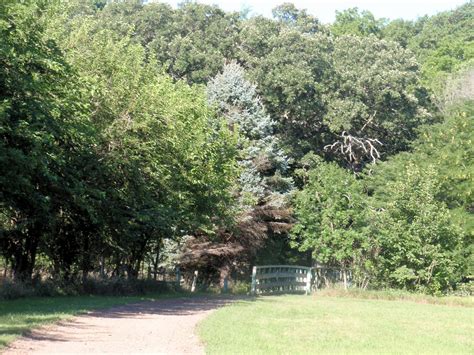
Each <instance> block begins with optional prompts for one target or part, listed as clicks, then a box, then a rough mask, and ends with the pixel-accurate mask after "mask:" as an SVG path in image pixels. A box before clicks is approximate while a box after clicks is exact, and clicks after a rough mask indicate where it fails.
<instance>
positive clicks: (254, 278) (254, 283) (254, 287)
mask: <svg viewBox="0 0 474 355" xmlns="http://www.w3.org/2000/svg"><path fill="white" fill-rule="evenodd" d="M251 292H252V294H253V295H255V294H257V267H256V266H254V267H253V269H252V289H251Z"/></svg>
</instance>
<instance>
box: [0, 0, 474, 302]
mask: <svg viewBox="0 0 474 355" xmlns="http://www.w3.org/2000/svg"><path fill="white" fill-rule="evenodd" d="M473 23H474V3H473V2H472V1H468V2H466V3H465V4H464V5H463V6H461V7H459V8H457V9H455V10H453V11H448V12H443V13H440V14H437V15H435V16H432V17H428V16H425V17H421V18H419V19H418V20H416V21H404V20H394V21H388V20H385V19H376V18H375V17H374V16H373V15H372V14H371V13H369V12H367V11H360V10H358V9H348V10H346V11H342V12H338V13H337V16H336V20H335V22H334V23H332V24H328V25H326V24H322V23H321V22H320V21H319V20H318V19H317V18H316V17H314V16H312V15H310V14H309V13H307V12H306V11H305V10H300V9H297V8H296V7H295V6H293V5H292V4H290V3H285V4H283V5H281V6H279V7H277V8H275V9H274V10H273V18H272V19H269V18H265V17H260V16H257V17H248V16H247V15H246V14H245V13H226V12H224V11H222V10H221V9H219V8H218V7H216V6H208V5H202V4H197V3H193V2H184V3H183V4H182V5H180V6H179V7H178V8H176V9H175V8H172V7H171V6H169V5H166V4H164V3H160V2H150V3H149V4H142V2H141V1H139V0H129V1H106V0H69V1H60V0H58V1H46V0H29V1H22V2H19V1H14V0H5V1H2V2H1V3H0V33H1V35H0V52H1V55H0V71H1V73H0V252H1V256H2V263H3V265H2V268H3V269H4V273H3V274H4V277H12V278H13V279H14V280H17V281H21V282H30V280H32V279H38V278H51V279H54V280H61V281H71V282H81V280H82V281H84V280H86V279H87V278H88V277H104V278H106V277H123V278H130V279H134V278H137V277H146V276H147V275H148V277H151V276H152V275H154V276H155V277H156V272H157V270H158V268H160V267H166V268H173V267H176V266H179V267H180V268H181V270H182V272H184V273H186V272H193V271H194V270H200V275H201V276H200V277H201V278H202V279H203V282H205V283H207V284H209V285H211V284H217V283H219V282H223V279H224V278H230V279H231V280H234V281H235V280H239V279H242V280H247V279H248V275H249V271H250V268H251V266H252V265H254V264H255V263H259V264H271V263H275V264H280V263H281V264H295V263H296V264H300V265H301V264H304V265H308V266H310V265H313V264H314V263H316V262H317V263H322V264H325V265H329V266H335V267H339V268H347V269H351V270H352V272H353V275H354V278H355V279H354V281H355V284H356V285H358V286H360V287H364V288H365V287H374V288H377V287H379V288H385V287H394V288H403V289H408V290H416V291H422V292H430V293H440V292H447V291H452V290H456V289H457V288H459V287H460V286H461V285H462V284H465V283H468V282H469V281H470V280H472V277H473V275H474V254H473V253H474V247H473V245H474V244H473V238H474V201H473V188H474V180H473V174H474V148H473V147H474V143H473V142H474V59H473V58H474V37H473V34H474V28H473Z"/></svg>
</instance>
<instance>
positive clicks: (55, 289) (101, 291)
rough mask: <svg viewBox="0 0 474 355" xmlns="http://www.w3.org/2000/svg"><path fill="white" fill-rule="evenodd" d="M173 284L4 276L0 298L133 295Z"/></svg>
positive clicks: (111, 279) (125, 280) (165, 290)
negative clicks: (24, 279)
mask: <svg viewBox="0 0 474 355" xmlns="http://www.w3.org/2000/svg"><path fill="white" fill-rule="evenodd" d="M174 289H175V286H174V285H171V284H170V283H167V282H164V281H155V280H128V279H124V278H108V279H98V278H87V279H85V280H82V281H79V280H71V281H62V280H35V281H34V282H33V283H31V284H28V283H22V282H17V281H11V280H5V281H3V283H2V284H1V285H0V299H15V298H22V297H31V296H37V297H54V296H76V295H81V294H82V295H84V294H86V295H98V296H134V295H144V294H147V293H153V292H155V293H160V292H169V291H172V290H174Z"/></svg>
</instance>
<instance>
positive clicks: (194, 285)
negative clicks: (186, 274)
mask: <svg viewBox="0 0 474 355" xmlns="http://www.w3.org/2000/svg"><path fill="white" fill-rule="evenodd" d="M197 278H198V271H197V270H196V271H194V277H193V283H192V285H191V292H194V291H196V283H197Z"/></svg>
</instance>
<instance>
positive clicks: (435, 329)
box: [198, 295, 474, 354]
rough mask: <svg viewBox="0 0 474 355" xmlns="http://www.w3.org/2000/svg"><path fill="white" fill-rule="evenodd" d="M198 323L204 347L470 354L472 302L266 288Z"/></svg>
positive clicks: (473, 350) (473, 326)
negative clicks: (275, 292)
mask: <svg viewBox="0 0 474 355" xmlns="http://www.w3.org/2000/svg"><path fill="white" fill-rule="evenodd" d="M198 331H199V335H200V337H201V339H202V340H203V341H204V343H205V345H206V352H207V353H209V354H309V353H312V354H316V353H317V354H335V353H336V354H337V353H346V354H347V353H357V354H359V353H365V354H463V353H465V354H474V308H472V307H462V306H447V305H437V304H422V303H416V302H412V301H394V300H377V299H360V298H351V297H333V296H322V295H314V296H297V295H291V296H290V295H288V296H266V297H259V298H257V299H256V300H254V301H251V300H249V301H240V302H237V303H234V304H232V305H230V306H227V307H224V308H222V309H220V310H218V311H217V312H215V313H213V314H212V315H211V316H210V317H209V318H207V319H206V320H204V321H203V322H202V323H201V324H200V325H199V329H198Z"/></svg>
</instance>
